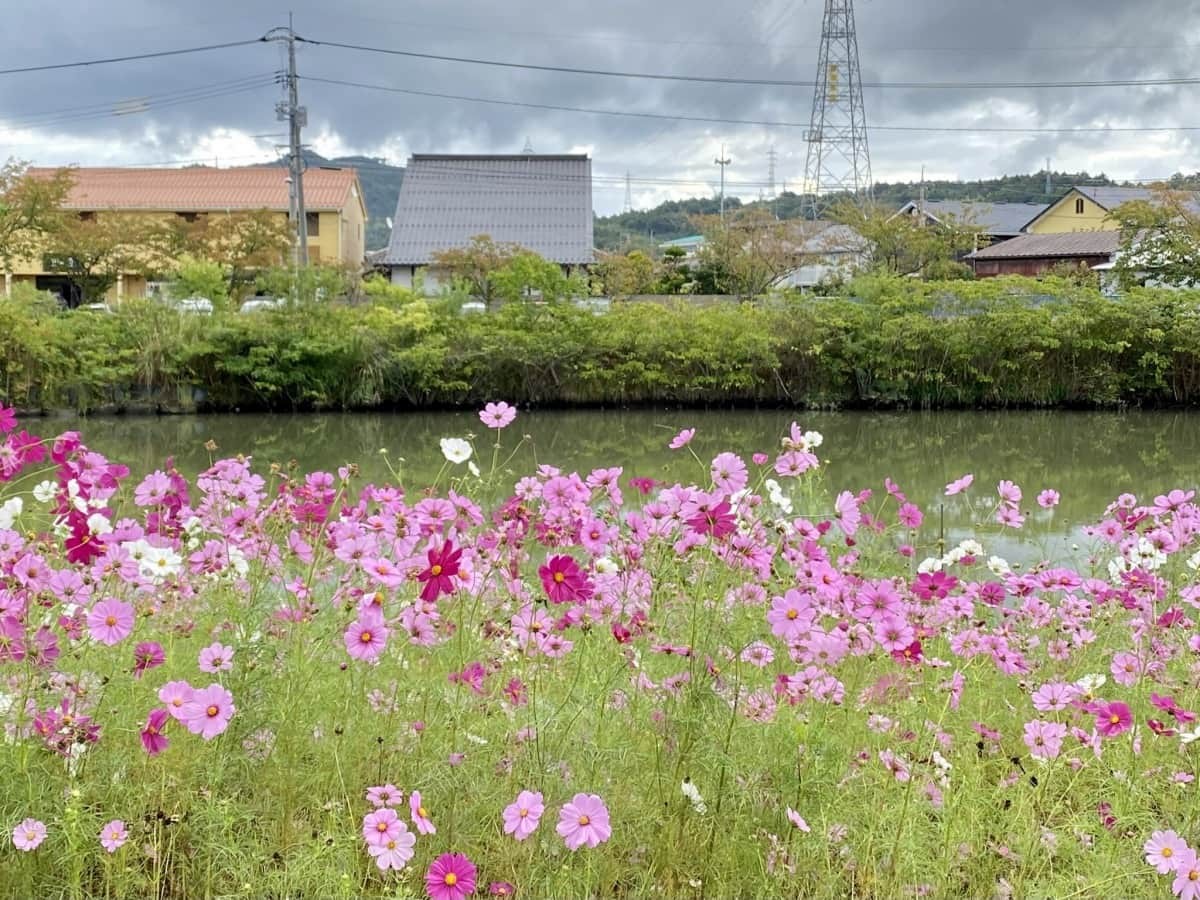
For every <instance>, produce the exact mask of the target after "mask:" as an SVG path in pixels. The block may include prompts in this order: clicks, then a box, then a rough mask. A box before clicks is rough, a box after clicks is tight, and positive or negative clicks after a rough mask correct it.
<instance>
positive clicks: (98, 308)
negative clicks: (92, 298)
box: [76, 303, 113, 313]
mask: <svg viewBox="0 0 1200 900" xmlns="http://www.w3.org/2000/svg"><path fill="white" fill-rule="evenodd" d="M76 308H77V309H80V310H84V311H85V312H100V313H111V312H112V311H113V308H112V307H111V306H109V305H108V304H107V303H84V304H83V305H82V306H78V307H76Z"/></svg>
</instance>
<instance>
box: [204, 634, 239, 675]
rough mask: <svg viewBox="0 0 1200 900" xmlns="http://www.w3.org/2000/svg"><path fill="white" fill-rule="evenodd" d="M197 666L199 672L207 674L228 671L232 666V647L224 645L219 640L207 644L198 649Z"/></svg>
mask: <svg viewBox="0 0 1200 900" xmlns="http://www.w3.org/2000/svg"><path fill="white" fill-rule="evenodd" d="M199 668H200V671H201V672H208V673H209V674H213V673H216V672H228V671H229V670H230V669H232V668H233V648H232V647H226V646H225V645H224V644H222V643H221V642H220V641H216V642H214V643H212V644H209V645H208V646H207V647H205V648H204V649H203V650H201V651H200V660H199Z"/></svg>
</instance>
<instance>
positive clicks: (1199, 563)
mask: <svg viewBox="0 0 1200 900" xmlns="http://www.w3.org/2000/svg"><path fill="white" fill-rule="evenodd" d="M1187 567H1188V568H1189V569H1191V570H1192V571H1193V572H1194V571H1196V570H1197V569H1200V550H1198V551H1196V552H1195V553H1193V554H1192V555H1191V556H1189V557H1188V561H1187Z"/></svg>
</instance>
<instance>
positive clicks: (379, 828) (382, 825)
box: [375, 822, 388, 834]
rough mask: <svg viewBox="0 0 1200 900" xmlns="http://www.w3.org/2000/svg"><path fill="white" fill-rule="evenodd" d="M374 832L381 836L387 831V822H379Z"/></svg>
mask: <svg viewBox="0 0 1200 900" xmlns="http://www.w3.org/2000/svg"><path fill="white" fill-rule="evenodd" d="M375 830H376V831H378V832H379V833H380V834H383V832H385V831H387V830H388V824H387V822H380V823H379V824H378V825H376V826H375Z"/></svg>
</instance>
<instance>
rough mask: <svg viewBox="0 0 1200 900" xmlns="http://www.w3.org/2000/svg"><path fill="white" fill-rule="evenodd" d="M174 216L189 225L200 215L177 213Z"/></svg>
mask: <svg viewBox="0 0 1200 900" xmlns="http://www.w3.org/2000/svg"><path fill="white" fill-rule="evenodd" d="M175 215H177V216H178V217H179V218H181V219H183V221H185V222H187V223H188V224H189V225H190V224H192V223H193V222H195V221H196V219H198V218H200V213H194V212H177V213H175Z"/></svg>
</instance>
